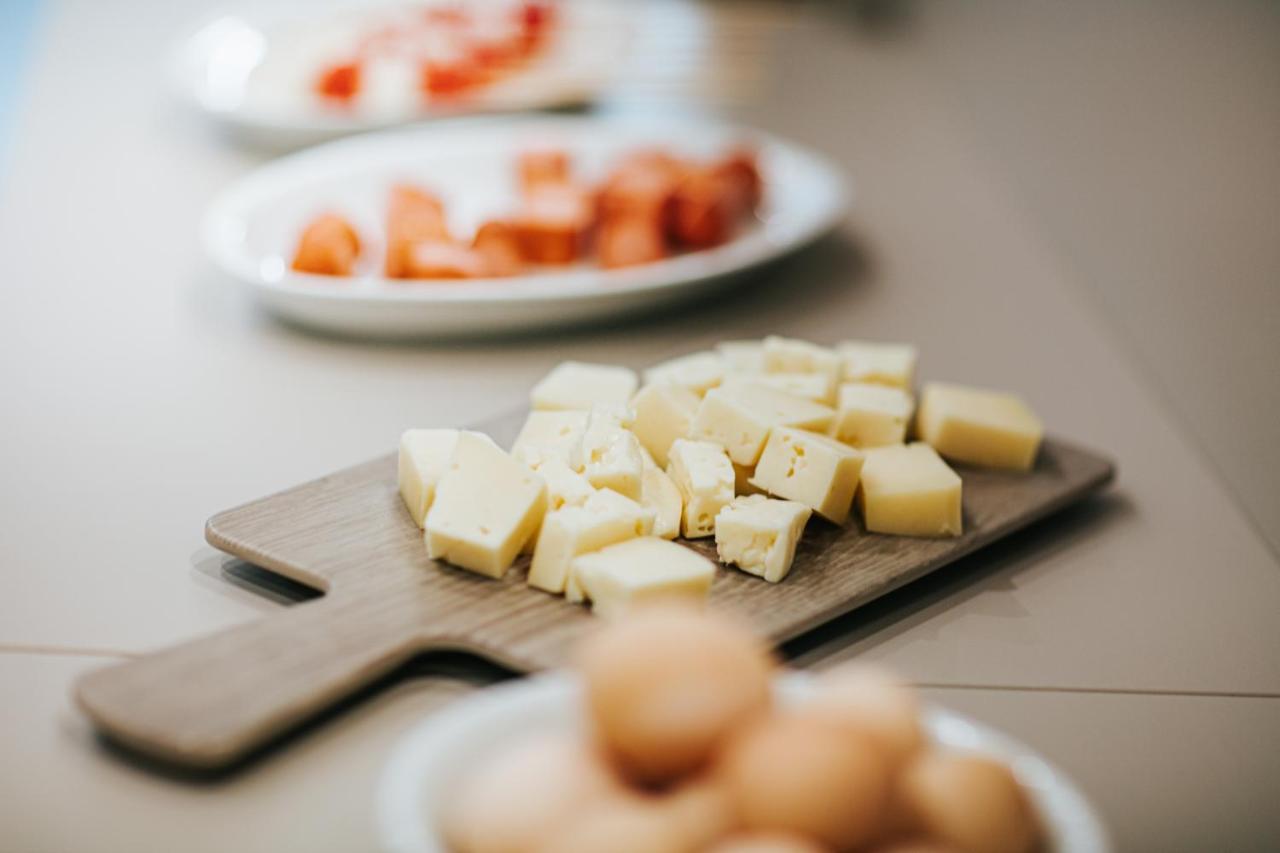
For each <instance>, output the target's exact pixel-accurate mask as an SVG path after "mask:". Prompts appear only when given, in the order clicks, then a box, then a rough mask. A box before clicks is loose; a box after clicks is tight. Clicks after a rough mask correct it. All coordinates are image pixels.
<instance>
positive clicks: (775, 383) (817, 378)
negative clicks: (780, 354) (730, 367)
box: [722, 373, 836, 406]
mask: <svg viewBox="0 0 1280 853" xmlns="http://www.w3.org/2000/svg"><path fill="white" fill-rule="evenodd" d="M747 382H754V383H755V384H757V385H764V386H765V387H767V388H776V389H777V390H779V391H785V392H786V393H788V394H793V395H795V396H796V397H803V398H804V399H806V400H812V401H813V402H815V403H822V404H823V405H825V406H829V405H831V404H832V403H833V402H835V396H836V377H835V375H834V374H831V373H756V374H744V373H735V374H732V375H730V376H726V377H725V380H724V383H723V385H722V387H723V386H728V385H740V384H743V383H747Z"/></svg>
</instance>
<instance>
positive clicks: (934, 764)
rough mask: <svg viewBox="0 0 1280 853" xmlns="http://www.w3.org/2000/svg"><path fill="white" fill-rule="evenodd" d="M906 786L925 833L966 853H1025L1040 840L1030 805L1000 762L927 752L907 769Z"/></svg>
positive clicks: (906, 796) (905, 792) (904, 790)
mask: <svg viewBox="0 0 1280 853" xmlns="http://www.w3.org/2000/svg"><path fill="white" fill-rule="evenodd" d="M901 786H902V794H903V797H904V799H905V800H906V803H907V806H908V807H909V808H910V809H911V811H912V812H913V814H914V816H915V818H916V820H917V821H919V824H920V826H921V828H922V830H923V831H924V833H925V834H926V835H928V836H929V837H931V838H934V839H937V840H938V841H941V842H944V843H945V844H947V845H950V846H952V847H954V848H956V849H957V850H960V851H964V853H970V851H972V853H1024V851H1028V850H1031V849H1033V848H1034V847H1035V845H1036V842H1037V840H1038V839H1039V836H1040V831H1039V828H1038V826H1037V822H1036V818H1035V814H1034V812H1033V811H1032V808H1031V804H1030V803H1029V802H1028V800H1027V798H1026V795H1025V794H1024V793H1023V791H1022V788H1021V787H1020V786H1019V785H1018V781H1017V780H1016V779H1015V778H1014V776H1013V773H1012V772H1011V771H1010V770H1009V768H1008V767H1006V766H1004V765H1003V764H1001V763H1000V762H998V761H993V760H992V759H989V758H984V757H982V756H979V755H966V754H962V753H945V752H933V753H926V754H925V755H922V756H920V757H919V758H917V759H916V760H915V761H913V762H912V763H911V764H910V765H909V766H908V767H907V768H906V770H905V771H904V772H903V776H902V780H901Z"/></svg>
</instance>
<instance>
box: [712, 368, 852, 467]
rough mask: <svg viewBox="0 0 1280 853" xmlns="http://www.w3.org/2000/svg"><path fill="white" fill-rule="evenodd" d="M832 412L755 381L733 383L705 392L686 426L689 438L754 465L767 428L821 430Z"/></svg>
mask: <svg viewBox="0 0 1280 853" xmlns="http://www.w3.org/2000/svg"><path fill="white" fill-rule="evenodd" d="M833 414H834V412H833V411H832V410H831V409H830V408H829V407H827V406H824V405H822V404H820V403H815V402H813V401H812V400H806V399H804V398H802V397H797V396H795V395H794V394H788V393H786V392H785V391H778V390H776V389H774V388H767V387H765V386H762V385H758V384H755V383H750V382H748V383H743V384H737V383H733V384H731V385H730V386H729V387H727V388H715V389H712V390H711V391H708V392H707V396H705V397H703V398H702V403H701V404H699V406H698V411H697V412H696V413H695V414H694V416H693V423H692V424H691V425H690V427H689V435H690V437H691V438H696V439H701V440H705V441H712V442H715V443H717V444H719V445H721V446H722V447H724V449H725V450H726V451H728V453H729V458H731V459H732V460H733V461H734V462H737V463H738V464H739V465H755V464H756V462H757V461H758V460H759V459H760V451H761V450H763V449H764V443H765V439H767V438H768V437H769V430H771V429H772V428H773V427H775V426H779V425H783V426H796V427H801V428H804V429H812V430H825V429H826V428H827V427H828V425H830V423H831V417H832V415H833Z"/></svg>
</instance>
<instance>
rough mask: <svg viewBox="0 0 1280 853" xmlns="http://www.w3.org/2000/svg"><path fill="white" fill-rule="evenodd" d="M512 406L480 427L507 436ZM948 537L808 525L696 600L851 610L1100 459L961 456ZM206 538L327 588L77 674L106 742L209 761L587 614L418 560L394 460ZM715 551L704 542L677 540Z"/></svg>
mask: <svg viewBox="0 0 1280 853" xmlns="http://www.w3.org/2000/svg"><path fill="white" fill-rule="evenodd" d="M522 420H523V413H521V414H519V415H513V416H512V417H511V418H509V419H504V420H503V421H501V422H499V423H496V424H490V425H486V427H485V428H486V429H487V431H488V432H490V434H492V435H494V437H495V438H497V439H498V440H499V441H503V440H508V441H509V439H510V437H511V436H512V435H513V434H514V431H515V429H516V428H518V426H519V424H520V422H521V421H522ZM957 470H959V472H960V474H961V476H962V478H963V480H964V521H965V533H964V535H963V536H960V537H957V538H954V539H940V540H931V539H908V538H901V537H890V536H879V535H874V534H867V533H864V532H863V531H862V530H861V528H860V526H859V524H858V522H856V521H855V522H854V523H852V524H851V525H850V526H849V527H847V528H844V529H841V528H837V527H835V526H834V525H831V524H828V523H826V522H823V521H821V520H819V519H816V518H815V520H813V521H811V522H810V525H809V528H808V529H807V530H806V532H805V535H804V538H803V540H802V541H801V543H800V547H799V549H798V550H797V553H796V560H795V564H794V568H793V569H792V572H791V574H790V575H789V576H788V577H787V579H786V580H785V581H783V582H782V583H780V584H768V583H766V582H764V581H762V580H760V579H759V578H756V577H753V576H750V575H747V574H744V573H742V572H738V571H735V570H732V569H725V568H722V569H721V570H720V571H719V572H718V573H717V576H716V579H715V582H714V583H713V585H712V589H711V605H710V606H711V607H713V608H715V609H719V610H724V611H728V612H732V613H736V614H738V615H739V616H740V617H742V618H743V619H744V620H745V621H746V622H747V623H748V624H749V625H751V626H752V627H754V628H755V629H756V630H757V631H759V632H760V633H761V634H763V635H765V636H767V637H769V638H770V639H771V640H773V641H774V642H783V641H786V640H789V639H792V638H794V637H796V636H798V635H800V634H802V633H804V632H805V631H806V630H808V629H810V628H812V627H815V626H817V625H819V624H822V623H823V622H825V621H827V620H830V619H832V618H834V617H836V616H839V615H841V614H843V613H846V612H848V611H850V610H852V609H854V608H857V607H859V606H861V605H863V604H865V603H867V602H869V601H871V600H873V599H875V598H878V597H879V596H881V595H884V594H885V593H887V592H889V591H891V590H893V589H896V588H897V587H899V586H902V585H903V584H906V583H910V582H911V581H913V580H915V579H916V578H919V577H921V576H923V575H925V574H928V573H929V572H932V571H934V570H936V569H938V568H940V567H941V566H944V565H946V564H947V563H950V562H952V561H954V560H956V559H958V558H959V557H961V556H963V555H965V554H967V553H969V552H971V551H973V550H975V549H977V548H980V547H982V546H983V545H985V544H987V543H989V542H992V541H994V540H995V539H998V538H1000V537H1002V536H1005V535H1008V534H1009V533H1011V532H1013V531H1014V530H1017V529H1019V528H1021V527H1024V526H1026V525H1027V524H1030V523H1031V522H1033V521H1035V520H1037V519H1039V518H1043V517H1044V516H1046V515H1048V514H1050V513H1052V512H1054V511H1055V510H1057V509H1060V508H1061V507H1063V506H1066V505H1067V504H1069V503H1071V502H1073V501H1075V500H1077V499H1079V498H1081V497H1083V496H1084V495H1085V494H1087V493H1089V492H1090V491H1092V490H1095V489H1097V488H1099V487H1100V486H1102V485H1104V484H1105V483H1107V482H1108V481H1109V480H1110V479H1111V477H1112V476H1113V468H1112V466H1111V464H1110V463H1109V462H1107V461H1106V460H1104V459H1102V458H1100V457H1098V456H1096V455H1093V454H1091V453H1088V452H1086V451H1083V450H1080V449H1076V448H1073V447H1071V446H1069V445H1066V444H1063V443H1060V442H1056V441H1046V442H1045V445H1044V447H1043V449H1042V450H1041V454H1040V458H1039V460H1038V462H1037V464H1036V467H1035V469H1034V470H1033V471H1032V472H1030V473H1028V474H1016V473H1006V472H997V471H983V470H978V469H968V468H963V467H960V468H958V469H957ZM206 537H207V538H208V540H209V542H210V543H211V544H212V545H213V546H215V547H217V548H220V549H222V550H223V551H226V552H228V553H231V554H234V555H236V556H237V557H240V558H242V559H244V560H246V561H248V562H250V563H253V564H255V565H258V566H261V567H263V568H265V569H269V570H271V571H274V572H278V573H279V574H282V575H285V576H288V577H290V578H292V579H294V580H297V581H300V582H302V583H305V584H308V585H310V586H314V587H316V588H317V589H321V590H324V591H325V592H326V595H324V596H323V597H321V598H318V599H315V600H313V601H310V602H306V603H302V604H298V605H295V606H293V607H291V608H289V609H287V610H284V611H282V612H280V613H278V614H273V615H271V616H268V617H265V618H263V619H261V620H259V621H257V622H254V623H251V624H249V625H246V626H242V627H236V628H232V629H230V630H227V631H223V632H221V633H218V634H214V635H212V636H209V637H204V638H200V639H196V640H193V641H191V642H188V643H186V644H183V645H180V646H176V647H174V648H172V649H169V650H166V651H162V652H159V653H156V654H153V655H150V656H147V657H143V658H139V659H137V660H134V661H130V662H128V663H123V664H119V665H116V666H113V667H110V668H107V669H103V670H99V671H96V672H93V673H90V674H88V675H87V676H86V677H85V678H84V679H82V680H81V682H80V683H79V684H78V685H77V693H76V696H77V700H78V702H79V704H80V706H81V708H83V709H84V711H85V712H86V713H87V714H88V715H89V716H90V718H92V720H93V721H94V723H95V724H96V725H97V726H98V727H99V728H100V729H101V730H102V731H103V732H105V733H106V734H108V735H109V736H111V737H112V738H114V739H115V740H117V741H119V742H122V743H124V744H127V745H129V746H131V747H133V748H134V749H137V750H139V751H141V752H143V753H146V754H148V755H150V756H152V757H155V758H159V759H161V760H164V761H167V762H172V763H177V764H181V765H186V766H192V767H201V768H216V767H221V766H225V765H228V764H231V763H233V762H235V761H236V760H237V759H239V758H241V757H243V756H244V755H246V754H247V753H248V752H250V751H252V750H253V749H254V748H256V747H258V746H260V745H262V744H263V743H265V742H267V741H268V740H270V739H272V738H273V737H275V736H277V735H279V734H281V733H283V732H284V731H286V730H288V729H289V728H291V727H293V726H295V725H296V724H298V723H300V722H302V721H304V720H305V719H307V718H308V717H310V716H313V715H314V714H316V713H318V712H320V711H321V710H323V709H325V708H326V707H328V706H330V705H331V704H333V703H334V702H336V701H337V700H338V699H341V698H343V697H344V696H347V695H349V694H351V693H353V692H355V691H356V690H358V689H359V688H361V687H363V686H365V685H367V684H369V683H370V682H372V681H373V680H374V679H376V678H378V677H379V676H381V675H384V674H386V673H387V672H389V671H391V670H392V669H393V668H395V667H396V666H397V665H399V664H400V663H402V662H404V661H405V660H407V659H408V658H410V657H411V656H413V655H415V654H419V653H423V652H427V651H439V650H463V651H467V652H471V653H474V654H477V655H481V656H483V657H485V658H488V659H490V660H492V661H495V662H497V663H499V664H502V665H503V666H506V667H509V668H511V669H514V670H517V671H521V672H529V671H534V670H538V669H544V668H549V667H554V666H559V665H563V664H564V663H566V661H567V659H568V655H569V653H570V650H571V648H572V646H573V644H574V641H575V640H577V639H578V638H579V637H580V636H581V635H582V634H583V632H585V631H587V630H589V629H590V627H591V626H592V625H593V624H594V617H592V616H591V614H590V611H588V610H587V609H586V608H584V607H581V606H577V605H573V604H569V603H567V602H566V601H565V600H564V599H563V598H560V597H556V596H551V595H547V594H545V593H542V592H539V591H537V590H534V589H531V588H529V587H527V586H526V585H525V584H524V575H525V570H526V568H527V560H525V561H523V562H521V563H518V564H517V566H516V568H515V569H513V570H512V571H511V572H509V573H508V575H507V577H506V578H505V579H504V580H502V581H494V580H490V579H487V578H483V577H480V576H478V575H474V574H471V573H469V572H466V571H462V570H459V569H455V568H453V567H450V566H447V565H444V564H439V563H436V562H434V561H432V560H429V559H428V558H427V556H426V550H425V548H424V547H423V544H422V534H421V531H420V530H418V528H417V527H416V526H415V525H414V523H413V521H412V520H411V519H410V518H409V515H408V513H407V512H406V511H405V509H404V507H403V505H402V504H401V502H400V497H399V493H398V491H397V488H396V466H395V457H394V455H389V456H386V457H384V458H381V459H377V460H374V461H372V462H368V463H366V464H363V465H358V466H356V467H354V468H350V469H347V470H345V471H340V472H338V473H336V474H332V475H330V476H328V477H324V478H321V479H319V480H316V481H314V482H311V483H306V484H304V485H302V486H298V487H296V488H294V489H290V490H288V491H285V492H282V493H280V494H277V495H272V496H270V497H267V498H263V499H262V500H258V501H254V502H253V503H250V504H246V505H245V506H242V507H239V508H236V509H233V510H229V511H227V512H223V513H220V514H218V515H216V516H214V517H213V518H212V519H210V520H209V523H208V526H207V528H206ZM685 544H687V545H688V546H689V547H692V548H694V549H695V550H697V551H699V552H701V553H704V554H707V555H708V556H711V557H712V558H714V557H715V546H714V544H713V542H712V540H710V539H703V540H699V541H696V542H691V543H685Z"/></svg>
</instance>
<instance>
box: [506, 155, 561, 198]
mask: <svg viewBox="0 0 1280 853" xmlns="http://www.w3.org/2000/svg"><path fill="white" fill-rule="evenodd" d="M569 170H570V164H569V153H568V152H567V151H563V150H559V149H553V148H540V149H530V150H528V151H524V152H522V153H521V154H520V159H519V161H518V162H517V163H516V172H517V174H518V175H519V179H520V189H521V191H522V192H524V193H530V192H536V191H537V189H538V188H539V187H541V186H544V185H546V184H563V183H567V182H568V180H569Z"/></svg>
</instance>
